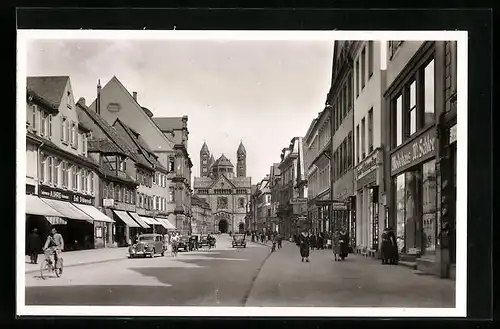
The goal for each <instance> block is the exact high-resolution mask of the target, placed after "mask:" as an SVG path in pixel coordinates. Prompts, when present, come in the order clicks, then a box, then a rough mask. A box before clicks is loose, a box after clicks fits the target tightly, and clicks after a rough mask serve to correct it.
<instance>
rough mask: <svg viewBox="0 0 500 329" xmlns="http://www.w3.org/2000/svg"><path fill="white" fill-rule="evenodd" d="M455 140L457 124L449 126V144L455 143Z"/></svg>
mask: <svg viewBox="0 0 500 329" xmlns="http://www.w3.org/2000/svg"><path fill="white" fill-rule="evenodd" d="M456 141H457V125H456V124H454V125H453V126H452V127H451V128H450V142H449V143H450V144H452V143H455V142H456Z"/></svg>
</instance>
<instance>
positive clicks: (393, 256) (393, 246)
mask: <svg viewBox="0 0 500 329" xmlns="http://www.w3.org/2000/svg"><path fill="white" fill-rule="evenodd" d="M387 237H388V238H389V242H390V252H389V254H390V260H389V262H390V263H391V264H397V263H398V261H399V252H398V244H397V240H396V235H395V234H394V231H393V230H392V227H388V228H387Z"/></svg>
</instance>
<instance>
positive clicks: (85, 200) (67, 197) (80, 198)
mask: <svg viewBox="0 0 500 329" xmlns="http://www.w3.org/2000/svg"><path fill="white" fill-rule="evenodd" d="M38 194H39V196H42V197H45V198H50V199H54V200H60V201H66V202H74V203H82V204H86V205H92V204H93V203H94V198H93V197H91V196H88V195H82V194H77V193H73V192H70V191H66V190H59V189H55V188H51V187H47V186H43V185H40V186H39V188H38Z"/></svg>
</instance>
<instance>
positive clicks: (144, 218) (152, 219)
mask: <svg viewBox="0 0 500 329" xmlns="http://www.w3.org/2000/svg"><path fill="white" fill-rule="evenodd" d="M137 216H139V217H140V218H141V219H142V220H143V221H145V222H146V224H148V225H158V223H157V222H156V221H155V220H154V218H152V217H146V216H140V215H137Z"/></svg>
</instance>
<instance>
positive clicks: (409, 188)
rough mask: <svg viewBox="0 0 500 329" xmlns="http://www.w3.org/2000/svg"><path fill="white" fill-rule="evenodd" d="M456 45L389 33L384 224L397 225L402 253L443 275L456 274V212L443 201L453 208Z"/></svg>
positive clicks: (420, 264)
mask: <svg viewBox="0 0 500 329" xmlns="http://www.w3.org/2000/svg"><path fill="white" fill-rule="evenodd" d="M455 47H456V46H455V44H454V43H452V42H448V41H388V52H387V55H388V61H387V71H386V78H387V82H386V84H387V86H388V87H387V90H386V92H385V94H384V97H385V104H386V106H385V111H384V121H386V122H387V127H388V128H387V129H383V131H384V132H385V134H384V141H385V143H384V145H385V152H386V155H385V159H384V163H386V164H387V165H386V166H385V168H386V172H385V181H386V186H387V205H388V209H387V211H388V214H389V216H388V221H387V223H386V225H387V226H391V227H393V228H394V229H395V232H396V236H397V242H398V249H399V252H400V253H401V258H402V259H405V260H407V261H415V262H416V265H417V268H418V269H421V270H423V271H426V272H430V273H435V274H438V275H440V276H443V277H447V276H452V277H453V276H454V270H453V269H454V265H453V264H454V260H455V253H454V249H455V236H454V226H455V225H454V222H455V218H454V213H453V214H451V213H450V211H443V213H444V216H441V211H442V209H443V207H444V208H445V209H454V204H453V203H454V202H453V201H452V202H450V201H449V200H454V192H453V191H454V186H455V183H456V179H455V178H454V175H453V174H452V173H453V171H454V170H453V169H454V168H455V166H456V165H455V164H453V165H452V164H451V163H453V161H456V160H454V159H453V158H454V155H453V151H452V150H453V148H454V145H453V144H454V143H455V142H456V140H455V138H453V137H452V136H453V133H452V132H453V130H454V128H453V126H454V124H455V122H456V121H454V120H455V117H456V110H455V104H456V103H455V102H456V50H455ZM438 121H440V123H442V125H438ZM438 128H440V129H438ZM438 130H440V131H441V132H442V133H443V138H439V139H438V138H437V134H438ZM447 137H449V138H447ZM438 140H439V142H438ZM438 143H439V144H440V145H438ZM455 145H456V144H455ZM446 156H450V157H449V158H447V157H446ZM450 159H453V160H451V161H450ZM440 171H441V172H440ZM443 172H444V174H445V176H444V177H443V176H442V174H443ZM443 181H444V182H445V183H444V184H443V183H442V182H443ZM440 182H441V183H440ZM442 194H444V196H445V198H444V200H445V202H444V204H442V203H443V198H442ZM452 204H453V207H450V205H452Z"/></svg>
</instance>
